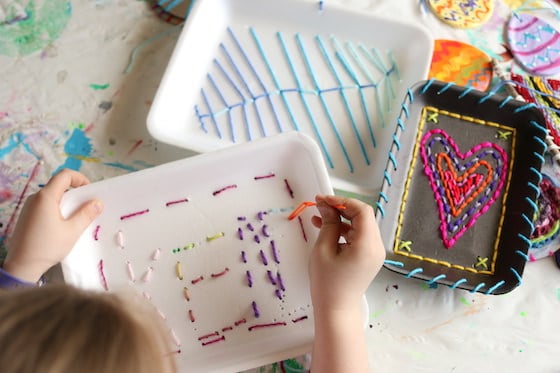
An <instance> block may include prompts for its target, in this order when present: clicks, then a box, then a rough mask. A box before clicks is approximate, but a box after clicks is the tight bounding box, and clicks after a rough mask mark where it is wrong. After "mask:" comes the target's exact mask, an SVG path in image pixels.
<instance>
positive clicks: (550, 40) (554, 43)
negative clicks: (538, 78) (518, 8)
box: [507, 13, 560, 76]
mask: <svg viewBox="0 0 560 373" xmlns="http://www.w3.org/2000/svg"><path fill="white" fill-rule="evenodd" d="M507 42H508V44H509V49H510V51H511V54H512V55H513V57H514V58H515V60H516V61H517V62H518V63H519V64H520V65H521V67H523V68H524V69H525V70H526V71H528V72H529V73H531V74H533V75H543V76H547V75H555V74H557V73H560V33H559V32H558V31H557V30H556V29H555V28H554V27H552V26H551V25H550V24H549V23H548V22H545V21H543V20H542V19H540V18H538V17H535V16H533V15H531V14H527V13H521V14H519V13H514V14H513V15H512V16H511V18H510V19H509V21H508V25H507Z"/></svg>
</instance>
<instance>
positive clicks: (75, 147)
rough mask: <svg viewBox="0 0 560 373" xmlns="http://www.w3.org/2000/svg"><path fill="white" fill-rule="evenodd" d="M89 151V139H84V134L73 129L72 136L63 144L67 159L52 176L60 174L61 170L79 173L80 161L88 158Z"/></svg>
mask: <svg viewBox="0 0 560 373" xmlns="http://www.w3.org/2000/svg"><path fill="white" fill-rule="evenodd" d="M91 149H92V147H91V143H90V139H88V138H87V137H86V135H85V133H84V132H83V131H81V130H79V129H77V128H76V129H74V131H73V132H72V135H71V136H70V138H69V139H68V141H66V144H64V152H65V153H66V155H68V158H66V161H64V163H63V164H62V165H61V166H60V167H58V168H57V169H56V170H55V171H54V172H53V175H54V174H56V173H58V172H60V171H61V170H62V169H63V168H69V169H72V170H74V171H79V170H80V168H81V167H82V160H83V159H84V158H87V157H90V155H91Z"/></svg>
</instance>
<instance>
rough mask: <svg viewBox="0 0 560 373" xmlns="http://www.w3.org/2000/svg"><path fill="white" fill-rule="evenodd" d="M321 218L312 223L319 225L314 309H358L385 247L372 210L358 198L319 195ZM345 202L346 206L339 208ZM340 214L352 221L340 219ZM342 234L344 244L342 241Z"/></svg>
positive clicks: (312, 260)
mask: <svg viewBox="0 0 560 373" xmlns="http://www.w3.org/2000/svg"><path fill="white" fill-rule="evenodd" d="M315 199H316V201H317V208H318V209H319V212H320V214H321V217H318V216H314V217H313V219H312V222H313V224H314V225H315V226H316V227H317V228H320V229H321V231H320V232H319V237H318V238H317V242H316V243H315V247H314V248H313V251H312V253H311V258H310V263H309V271H310V281H311V298H312V300H313V306H314V308H315V309H322V310H330V311H347V310H352V311H355V310H356V308H357V307H358V308H359V307H361V304H362V296H363V294H364V293H365V291H366V290H367V288H368V286H369V284H370V283H371V281H372V280H373V278H374V277H375V276H376V275H377V273H378V272H379V269H380V268H381V266H382V265H383V261H384V259H385V249H384V247H383V242H382V241H381V236H380V234H379V229H378V227H377V224H376V222H375V216H374V213H373V209H372V208H371V207H370V206H369V205H367V204H365V203H363V202H361V201H358V200H355V199H350V198H342V197H337V196H317V197H316V198H315ZM335 205H344V206H345V207H346V208H345V209H336V208H335V207H332V206H335ZM341 215H342V217H344V218H345V219H347V220H348V221H349V223H346V222H342V221H341ZM340 237H343V238H344V240H345V243H339V239H340Z"/></svg>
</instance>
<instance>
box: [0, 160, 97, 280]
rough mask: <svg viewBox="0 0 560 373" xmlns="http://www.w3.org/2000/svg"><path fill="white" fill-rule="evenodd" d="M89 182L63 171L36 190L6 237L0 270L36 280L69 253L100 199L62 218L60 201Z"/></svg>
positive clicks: (79, 176)
mask: <svg viewBox="0 0 560 373" xmlns="http://www.w3.org/2000/svg"><path fill="white" fill-rule="evenodd" d="M86 184H89V180H88V179H87V178H86V177H85V176H84V175H82V174H81V173H79V172H76V171H72V170H68V169H65V170H62V171H61V172H60V173H58V174H56V175H55V176H53V178H52V179H51V180H50V181H49V182H48V183H47V184H46V185H45V187H44V188H43V189H42V190H40V191H39V192H38V193H36V194H34V195H32V196H30V197H29V198H28V199H27V201H26V202H25V205H24V206H23V209H22V211H21V215H20V216H19V219H18V222H17V224H16V227H15V230H14V233H13V235H12V236H11V237H10V238H9V239H8V242H7V247H8V254H7V256H6V260H5V261H4V266H3V269H4V270H5V271H6V272H8V273H10V274H11V275H13V276H16V277H18V278H20V279H22V280H25V281H28V282H37V281H38V280H39V278H40V277H41V276H42V275H43V274H44V273H45V272H46V271H47V270H48V269H49V268H51V267H52V266H54V265H56V264H58V263H59V262H60V261H61V260H62V259H64V257H65V256H66V255H67V254H68V253H69V252H70V250H71V249H72V247H73V246H74V244H75V243H76V241H77V240H78V238H79V237H80V235H81V234H82V233H83V231H84V230H85V229H86V228H87V226H88V225H89V224H90V223H91V222H92V221H93V220H94V219H95V218H96V217H97V216H98V215H99V214H100V213H101V211H102V210H103V205H102V203H101V202H100V201H96V200H94V201H89V202H86V203H85V204H84V205H82V206H81V207H80V208H79V209H78V210H77V211H76V212H75V213H74V214H73V215H72V216H70V217H69V218H68V219H64V218H63V217H62V214H61V212H60V207H59V204H60V200H61V198H62V195H63V194H64V192H65V191H66V190H67V189H69V188H71V187H73V188H76V187H79V186H82V185H86Z"/></svg>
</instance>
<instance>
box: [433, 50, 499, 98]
mask: <svg viewBox="0 0 560 373" xmlns="http://www.w3.org/2000/svg"><path fill="white" fill-rule="evenodd" d="M428 77H429V78H434V79H437V80H441V81H444V82H451V83H455V84H457V85H461V86H471V87H473V88H475V89H478V90H480V91H484V90H486V89H487V88H488V86H489V85H490V82H491V81H492V65H491V63H490V57H488V56H487V55H486V54H485V53H484V52H482V51H481V50H480V49H478V48H476V47H473V46H472V45H470V44H465V43H462V42H460V41H456V40H445V39H436V40H435V42H434V53H433V54H432V64H431V66H430V72H429V74H428Z"/></svg>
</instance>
